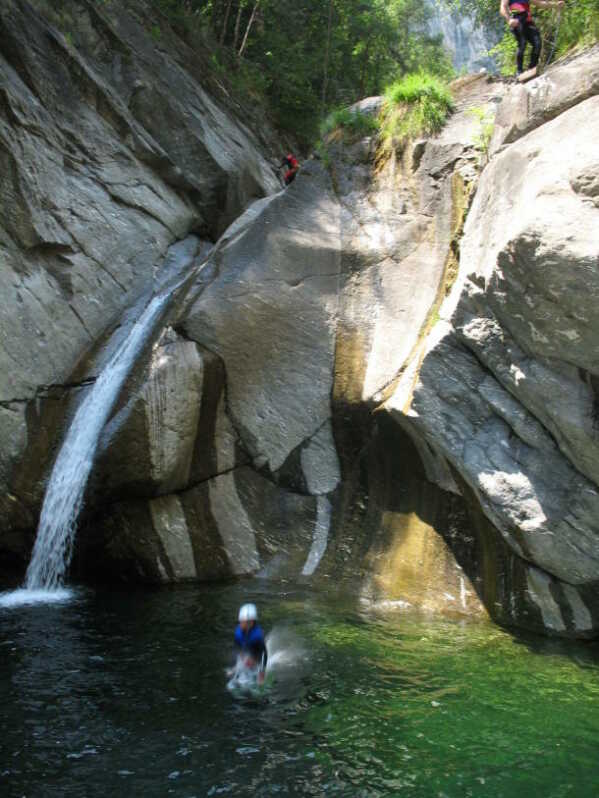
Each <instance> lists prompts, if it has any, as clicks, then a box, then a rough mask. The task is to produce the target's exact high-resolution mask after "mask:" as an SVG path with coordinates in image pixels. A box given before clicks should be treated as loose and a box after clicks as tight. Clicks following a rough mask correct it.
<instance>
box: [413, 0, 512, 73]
mask: <svg viewBox="0 0 599 798" xmlns="http://www.w3.org/2000/svg"><path fill="white" fill-rule="evenodd" d="M427 5H428V8H429V12H430V16H429V19H430V22H429V32H430V34H431V35H432V36H441V38H442V40H443V44H444V46H445V48H446V49H447V51H448V52H449V53H450V55H451V59H452V62H453V65H454V67H455V68H456V70H458V71H462V70H467V71H469V72H477V71H478V70H480V69H487V70H489V71H490V72H495V71H496V67H495V62H494V61H493V59H492V58H491V56H489V54H488V53H489V50H490V49H491V48H492V47H494V46H495V45H496V44H497V42H498V41H499V39H500V38H501V33H500V32H499V31H495V30H492V29H489V28H482V27H478V26H477V25H476V24H475V22H474V19H473V17H472V15H471V14H468V11H467V7H466V6H464V8H463V9H462V10H461V11H456V10H451V9H450V8H449V7H448V4H446V3H445V1H444V0H428V3H427Z"/></svg>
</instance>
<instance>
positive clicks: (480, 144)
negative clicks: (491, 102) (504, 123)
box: [468, 105, 495, 165]
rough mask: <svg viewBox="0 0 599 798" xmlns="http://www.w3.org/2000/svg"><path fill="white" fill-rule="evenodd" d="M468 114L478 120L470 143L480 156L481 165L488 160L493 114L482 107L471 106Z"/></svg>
mask: <svg viewBox="0 0 599 798" xmlns="http://www.w3.org/2000/svg"><path fill="white" fill-rule="evenodd" d="M468 113H469V114H470V115H471V116H473V117H474V118H475V119H476V120H478V127H477V129H476V131H475V132H474V135H473V137H472V143H473V144H474V146H475V147H476V149H477V150H478V151H479V152H480V154H481V165H482V164H484V163H486V161H487V160H488V158H489V145H490V144H491V139H492V138H493V131H494V129H495V114H494V113H493V111H491V110H489V109H487V108H484V107H483V106H479V105H476V106H473V107H472V108H469V109H468Z"/></svg>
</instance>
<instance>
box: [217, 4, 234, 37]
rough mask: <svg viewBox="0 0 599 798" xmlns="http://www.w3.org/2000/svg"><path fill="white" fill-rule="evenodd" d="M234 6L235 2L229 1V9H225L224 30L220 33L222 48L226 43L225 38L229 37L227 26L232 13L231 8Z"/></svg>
mask: <svg viewBox="0 0 599 798" xmlns="http://www.w3.org/2000/svg"><path fill="white" fill-rule="evenodd" d="M232 4H233V0H228V2H227V8H226V9H225V21H224V22H223V28H222V30H221V32H220V40H219V43H220V45H221V46H222V45H223V44H224V42H225V36H226V35H227V24H228V22H229V14H230V13H231V6H232Z"/></svg>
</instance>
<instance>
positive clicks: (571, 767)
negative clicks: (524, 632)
mask: <svg viewBox="0 0 599 798" xmlns="http://www.w3.org/2000/svg"><path fill="white" fill-rule="evenodd" d="M246 599H251V600H255V601H256V602H257V603H258V605H259V608H260V610H261V611H262V614H263V622H264V626H265V628H266V629H267V630H272V646H271V652H270V653H271V661H272V662H273V663H274V664H273V669H272V671H271V674H270V675H269V684H268V685H267V688H266V689H265V691H264V695H261V696H259V697H254V698H252V697H247V698H243V697H240V698H237V699H236V698H234V697H232V696H231V695H230V694H229V693H228V692H227V690H226V687H225V685H226V676H225V668H226V667H227V665H230V664H231V662H232V655H233V652H232V646H231V636H232V630H233V625H234V620H235V616H236V610H237V607H238V605H239V604H240V603H242V601H244V600H246ZM0 648H1V651H0V701H1V702H2V709H3V711H2V715H1V716H0V739H1V741H2V742H1V746H0V752H1V753H0V790H2V792H1V794H2V795H3V796H4V795H6V796H22V795H26V796H35V798H37V797H38V796H43V798H46V796H48V797H49V798H53V797H54V796H64V795H68V796H69V798H77V797H78V796H82V798H83V796H85V798H94V796H103V797H105V796H106V795H110V796H111V798H121V796H122V797H123V798H125V796H126V797H127V798H130V796H131V795H136V796H137V795H139V796H144V798H146V797H148V798H153V797H154V796H156V798H158V796H166V795H173V796H180V797H181V798H192V796H197V797H198V798H199V796H212V795H235V796H238V795H239V796H246V795H247V796H249V795H252V796H256V795H257V796H266V795H314V796H322V795H343V796H401V795H409V796H418V797H419V798H420V797H421V798H431V797H432V798H437V797H439V798H443V797H444V796H446V797H447V798H462V797H463V796H481V798H482V796H493V798H499V797H500V796H505V798H513V797H514V796H532V797H533V798H534V797H536V796H539V798H540V797H541V796H542V797H543V798H561V797H562V796H576V797H577V798H584V797H586V796H589V797H590V796H595V795H596V794H597V788H596V785H597V783H599V763H598V761H597V756H596V750H597V740H598V739H599V649H598V647H597V646H596V645H589V644H585V645H582V644H575V643H567V642H562V641H559V642H556V641H551V640H544V639H542V638H539V639H535V638H530V639H526V640H523V639H516V638H514V637H512V636H511V635H510V634H508V633H506V632H503V631H501V630H499V629H497V628H496V627H494V626H492V625H491V624H489V623H486V622H480V621H477V622H457V621H456V622H451V621H446V620H443V621H437V620H434V619H431V618H430V617H429V618H427V617H424V616H418V615H413V614H405V613H403V614H398V615H394V616H389V617H381V616H376V615H373V614H369V613H365V612H363V611H362V610H361V608H360V606H359V605H358V606H356V602H355V601H354V600H353V599H352V598H351V597H346V598H342V599H340V598H339V596H338V595H335V596H334V597H333V596H332V595H331V596H329V597H327V595H325V594H323V593H322V592H319V593H314V592H313V591H311V590H310V589H308V588H307V587H305V586H294V585H289V584H272V583H270V584H269V583H261V582H249V583H246V584H236V585H229V586H225V587H218V588H198V587H189V588H184V589H179V590H164V591H157V592H151V593H148V592H134V593H129V594H127V593H123V592H119V593H115V592H98V593H88V594H83V595H81V597H80V599H79V600H78V601H76V602H74V603H71V604H69V605H55V606H49V607H39V606H37V607H28V608H20V609H18V610H16V611H14V610H11V611H9V610H2V611H0Z"/></svg>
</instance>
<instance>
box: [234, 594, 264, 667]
mask: <svg viewBox="0 0 599 798" xmlns="http://www.w3.org/2000/svg"><path fill="white" fill-rule="evenodd" d="M238 621H239V623H238V625H237V628H236V629H235V645H236V647H237V649H238V650H239V653H240V656H241V657H242V658H243V659H244V664H245V666H246V667H248V668H258V681H259V682H263V681H264V671H265V669H266V663H267V660H268V653H267V651H266V643H265V642H264V632H263V631H262V629H261V628H260V627H259V626H258V610H257V609H256V605H255V604H244V605H243V607H241V609H240V610H239V618H238Z"/></svg>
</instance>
